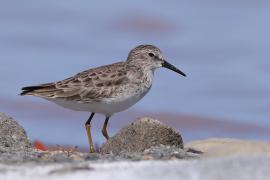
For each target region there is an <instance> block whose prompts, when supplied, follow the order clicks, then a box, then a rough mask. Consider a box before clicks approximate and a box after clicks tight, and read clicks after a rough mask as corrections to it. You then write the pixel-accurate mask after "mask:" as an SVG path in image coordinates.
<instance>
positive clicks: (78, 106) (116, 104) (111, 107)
mask: <svg viewBox="0 0 270 180" xmlns="http://www.w3.org/2000/svg"><path fill="white" fill-rule="evenodd" d="M149 90H150V88H149V89H146V90H145V92H143V93H140V94H136V95H133V96H130V97H128V98H125V99H122V100H119V101H113V102H109V103H105V102H91V103H80V102H77V101H67V100H64V99H60V98H58V99H51V98H47V99H46V100H48V101H51V102H54V103H56V104H58V105H60V106H62V107H64V108H68V109H72V110H75V111H87V112H95V113H100V114H104V115H106V116H111V115H113V114H114V113H116V112H120V111H123V110H126V109H128V108H129V107H131V106H132V105H134V104H136V103H137V102H138V101H139V100H141V99H142V98H143V97H144V96H145V95H146V94H147V92H148V91H149Z"/></svg>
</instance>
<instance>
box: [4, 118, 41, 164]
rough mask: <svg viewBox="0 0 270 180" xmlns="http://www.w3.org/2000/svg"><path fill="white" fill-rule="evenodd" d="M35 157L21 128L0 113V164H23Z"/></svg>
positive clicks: (35, 154)
mask: <svg viewBox="0 0 270 180" xmlns="http://www.w3.org/2000/svg"><path fill="white" fill-rule="evenodd" d="M37 156H38V154H37V152H35V150H34V149H33V147H32V145H31V143H30V141H29V140H28V138H27V135H26V132H25V130H24V129H23V127H22V126H20V125H19V124H18V123H17V122H16V121H14V120H13V119H12V118H10V117H8V116H6V115H5V114H3V113H0V162H4V163H13V162H16V163H17V162H24V161H27V160H33V159H35V158H37Z"/></svg>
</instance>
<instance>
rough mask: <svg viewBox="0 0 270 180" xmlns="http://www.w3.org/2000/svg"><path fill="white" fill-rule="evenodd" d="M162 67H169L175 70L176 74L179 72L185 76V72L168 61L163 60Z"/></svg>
mask: <svg viewBox="0 0 270 180" xmlns="http://www.w3.org/2000/svg"><path fill="white" fill-rule="evenodd" d="M162 67H165V68H167V69H170V70H172V71H174V72H177V73H178V74H181V75H182V76H186V74H185V73H183V72H182V71H180V70H179V69H177V68H176V67H175V66H173V65H171V64H170V63H168V62H167V61H165V60H164V62H163V64H162Z"/></svg>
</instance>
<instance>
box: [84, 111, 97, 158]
mask: <svg viewBox="0 0 270 180" xmlns="http://www.w3.org/2000/svg"><path fill="white" fill-rule="evenodd" d="M94 115H95V113H92V114H91V116H90V117H89V119H88V120H87V122H86V123H85V128H86V133H87V137H88V143H89V152H90V153H95V148H94V144H93V140H92V136H91V120H92V119H93V117H94Z"/></svg>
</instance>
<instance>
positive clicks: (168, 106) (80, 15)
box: [0, 0, 270, 127]
mask: <svg viewBox="0 0 270 180" xmlns="http://www.w3.org/2000/svg"><path fill="white" fill-rule="evenodd" d="M269 19H270V2H269V1H267V0H259V1H240V0H236V1H225V0H218V1H213V0H203V1H195V0H189V1H185V0H178V1H176V0H174V1H170V2H168V1H162V0H155V1H154V0H149V1H143V0H137V1H124V0H118V1H110V2H108V1H86V0H80V1H79V0H72V1H71V0H70V1H67V0H65V1H64V0H62V1H53V0H46V1H36V0H27V1H19V0H10V1H6V2H4V1H2V2H1V6H0V62H1V66H0V82H1V89H0V97H2V98H5V99H9V100H12V101H20V102H21V101H24V100H25V99H24V98H21V97H18V96H17V94H19V92H20V88H21V87H22V86H25V85H33V84H39V83H45V82H51V81H55V80H61V79H64V78H66V77H68V76H71V75H74V74H75V73H77V72H79V71H82V70H85V69H88V68H91V67H95V66H99V65H104V64H109V63H113V62H115V61H119V60H125V58H126V57H127V54H128V52H129V50H130V49H131V48H133V47H135V46H136V45H138V44H142V43H150V44H154V45H157V46H158V47H160V48H161V49H162V51H163V53H164V56H165V57H166V58H167V60H168V61H169V62H171V63H172V64H174V65H175V66H177V67H179V68H180V69H181V70H182V71H183V72H185V73H186V74H187V77H186V78H183V77H181V76H179V75H177V74H176V73H173V72H171V71H168V70H165V69H162V70H161V69H160V70H157V72H156V74H155V75H156V77H155V82H154V85H153V88H152V90H151V92H150V93H149V94H148V95H147V96H146V97H145V98H144V99H143V100H142V101H140V102H139V103H138V104H137V105H136V106H134V107H133V109H135V110H143V111H146V112H147V111H149V112H156V111H159V112H160V111H162V112H169V113H170V112H171V113H179V114H190V115H195V116H201V117H210V118H217V119H225V120H226V119H227V120H230V121H239V122H244V123H253V124H258V125H262V126H267V127H270V120H269V117H270V108H269V107H270V101H269V99H270V93H269V92H270V81H269V79H270V60H269V59H270V36H269V32H270V24H269ZM28 100H30V101H33V102H38V103H46V102H44V101H42V100H39V99H35V98H31V97H29V99H28ZM1 109H4V110H5V111H7V113H9V114H11V115H13V114H16V109H10V108H7V107H6V106H5V104H3V103H2V104H0V111H1ZM29 113H31V112H29Z"/></svg>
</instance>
